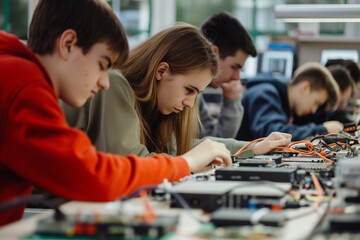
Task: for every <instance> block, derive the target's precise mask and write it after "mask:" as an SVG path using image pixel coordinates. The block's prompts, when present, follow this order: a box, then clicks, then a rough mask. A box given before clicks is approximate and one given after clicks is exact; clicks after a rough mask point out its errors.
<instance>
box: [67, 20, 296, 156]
mask: <svg viewBox="0 0 360 240" xmlns="http://www.w3.org/2000/svg"><path fill="white" fill-rule="evenodd" d="M121 73H122V74H123V75H122V74H121ZM121 73H120V72H119V71H112V72H110V85H111V86H112V87H111V88H110V90H109V91H106V92H102V93H100V94H98V95H96V96H95V97H94V99H92V100H91V101H90V102H88V103H87V104H86V105H85V106H84V107H83V108H81V109H73V108H70V107H68V106H65V105H64V106H63V107H64V108H63V109H64V112H65V114H66V117H67V120H68V121H69V123H70V125H72V126H76V127H78V128H80V129H83V130H84V131H85V132H86V133H87V134H88V135H89V136H90V139H91V140H92V141H93V143H94V144H95V146H97V148H98V149H101V150H103V151H108V152H112V153H118V154H124V155H125V154H129V153H133V154H139V155H149V154H153V153H154V152H156V153H161V152H164V153H167V154H171V155H178V154H182V153H185V152H187V151H188V150H190V149H191V148H193V147H194V145H195V144H197V143H198V142H199V141H202V140H203V139H202V140H196V136H197V134H198V132H199V129H198V126H199V115H198V108H197V107H193V106H194V105H195V106H196V99H197V95H198V93H200V92H201V91H203V90H204V88H205V87H206V86H207V85H208V84H209V83H210V81H211V79H212V78H213V77H214V76H216V74H217V73H218V61H217V58H216V55H215V53H214V52H213V51H212V44H211V43H210V42H209V41H208V40H207V39H206V38H205V37H204V36H203V35H202V34H201V32H200V31H199V29H197V28H195V27H194V26H191V25H177V26H174V27H171V28H168V29H165V30H163V31H161V32H159V33H158V34H156V35H154V36H152V37H150V38H149V39H147V40H145V41H144V42H143V43H141V44H140V45H138V46H137V47H135V48H134V49H132V50H131V51H130V55H129V60H128V62H127V63H126V64H125V65H124V66H123V67H122V68H121ZM214 140H216V141H218V142H222V143H225V144H226V147H227V148H228V149H229V150H230V151H231V153H235V152H236V151H238V150H239V149H240V148H241V147H242V146H244V145H245V142H242V141H236V140H234V139H220V138H214ZM289 141H290V136H289V135H287V134H280V133H274V134H272V135H271V136H269V137H268V138H267V139H266V140H264V141H262V142H259V143H257V144H256V146H257V147H261V146H263V147H269V149H256V150H255V151H246V152H244V153H243V155H242V156H244V157H246V156H253V155H254V154H263V153H266V152H268V151H270V148H271V147H276V146H280V145H281V146H282V145H286V144H288V143H289ZM252 146H254V145H252Z"/></svg>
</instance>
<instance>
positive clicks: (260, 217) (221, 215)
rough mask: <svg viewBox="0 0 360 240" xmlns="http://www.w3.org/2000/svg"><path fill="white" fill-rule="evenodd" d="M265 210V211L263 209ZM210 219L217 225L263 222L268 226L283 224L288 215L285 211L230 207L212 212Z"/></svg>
mask: <svg viewBox="0 0 360 240" xmlns="http://www.w3.org/2000/svg"><path fill="white" fill-rule="evenodd" d="M262 210H264V211H262ZM210 221H211V222H212V223H213V224H214V225H215V226H217V227H220V226H241V225H255V224H258V223H260V224H263V225H266V226H277V227H279V226H283V225H284V223H285V222H286V216H285V214H284V213H283V212H277V211H276V212H272V211H271V210H268V209H260V210H249V209H229V208H221V209H218V210H217V211H215V212H213V213H212V214H211V219H210Z"/></svg>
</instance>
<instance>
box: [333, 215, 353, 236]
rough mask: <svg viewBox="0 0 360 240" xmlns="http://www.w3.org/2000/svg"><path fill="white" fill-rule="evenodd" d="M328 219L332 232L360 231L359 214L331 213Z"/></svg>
mask: <svg viewBox="0 0 360 240" xmlns="http://www.w3.org/2000/svg"><path fill="white" fill-rule="evenodd" d="M328 221H329V225H330V231H331V232H360V229H359V225H360V215H359V214H341V215H340V214H331V215H329V216H328Z"/></svg>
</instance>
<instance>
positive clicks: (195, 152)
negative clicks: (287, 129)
mask: <svg viewBox="0 0 360 240" xmlns="http://www.w3.org/2000/svg"><path fill="white" fill-rule="evenodd" d="M28 46H29V48H30V49H31V50H32V51H31V50H30V49H29V48H27V47H26V46H24V45H23V44H22V43H21V42H19V41H18V39H17V38H16V37H15V36H12V35H8V34H6V33H5V32H0V76H1V77H0V204H1V203H4V202H8V201H11V200H12V199H14V198H18V197H24V196H28V195H30V193H31V190H32V187H33V185H37V186H39V187H40V188H42V189H45V190H47V191H49V192H52V193H53V194H56V195H59V196H61V197H65V198H70V199H76V200H84V201H111V200H114V199H116V198H118V197H120V196H122V195H126V194H129V193H131V192H132V191H134V190H136V189H137V188H139V187H141V186H144V185H146V184H159V183H161V182H162V181H163V179H165V178H167V179H168V180H169V181H177V180H179V179H180V178H182V177H184V176H187V175H189V174H190V172H197V171H199V170H200V169H202V168H203V167H205V166H207V165H208V164H210V163H212V162H213V160H214V159H218V158H221V159H223V161H224V162H225V164H226V165H230V164H231V160H230V153H229V151H228V150H227V149H226V148H225V146H224V145H223V144H221V143H217V142H213V141H211V140H206V141H204V142H202V143H201V144H199V145H198V146H197V147H196V148H194V149H192V150H191V151H189V152H188V153H186V154H184V155H182V156H179V157H174V158H172V157H169V156H166V155H160V154H158V155H154V156H152V157H142V158H140V157H137V156H134V155H128V156H126V157H122V156H116V155H111V154H105V153H100V152H97V151H96V149H95V148H94V147H93V146H92V144H91V142H90V140H89V139H88V137H87V136H86V135H85V134H84V133H83V132H81V131H79V130H76V129H73V128H70V127H69V126H68V124H67V123H66V121H65V118H64V115H63V112H62V110H61V109H60V107H59V105H58V98H61V99H62V100H64V101H65V102H66V103H68V104H70V105H71V106H73V107H80V106H81V105H83V104H84V103H85V102H86V100H87V99H89V98H92V97H93V96H94V95H95V94H96V92H97V91H98V90H106V89H107V88H108V87H109V81H108V70H109V69H110V68H111V67H112V66H114V65H117V66H121V65H122V64H123V63H124V62H125V61H126V59H127V56H128V44H127V40H126V35H125V32H124V30H123V28H122V26H121V24H120V22H119V20H118V19H117V18H116V16H115V14H114V13H113V11H112V10H111V8H110V7H109V6H108V5H107V3H106V2H105V1H104V0H76V1H74V0H41V1H39V4H38V6H37V8H36V10H35V12H34V16H33V19H32V22H31V25H30V31H29V40H28ZM119 137H121V136H119ZM284 144H285V143H284ZM24 208H25V206H24V205H23V206H21V207H18V208H12V209H10V210H8V211H5V212H1V213H0V226H1V225H3V224H6V223H9V222H12V221H15V220H18V219H20V218H21V216H22V214H23V211H24Z"/></svg>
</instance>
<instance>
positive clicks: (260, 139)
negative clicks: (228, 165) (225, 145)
mask: <svg viewBox="0 0 360 240" xmlns="http://www.w3.org/2000/svg"><path fill="white" fill-rule="evenodd" d="M264 139H265V138H264V137H263V138H258V139H255V140H253V141H251V142H248V143H247V144H245V146H243V147H242V148H240V149H239V151H237V152H236V153H235V154H234V156H236V155H238V154H240V153H241V152H242V151H243V150H244V149H245V148H246V147H247V146H249V145H250V144H252V143H254V142H258V141H262V140H264ZM253 149H254V148H253Z"/></svg>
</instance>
